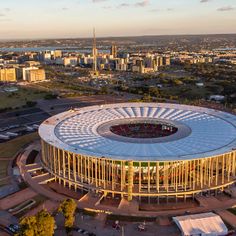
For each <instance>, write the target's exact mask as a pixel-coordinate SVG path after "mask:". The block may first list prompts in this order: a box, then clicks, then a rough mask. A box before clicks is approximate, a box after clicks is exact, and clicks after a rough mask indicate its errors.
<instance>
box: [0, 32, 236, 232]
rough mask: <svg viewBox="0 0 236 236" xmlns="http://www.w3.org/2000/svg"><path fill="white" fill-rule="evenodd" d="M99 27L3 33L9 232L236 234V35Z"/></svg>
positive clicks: (1, 98) (4, 215)
mask: <svg viewBox="0 0 236 236" xmlns="http://www.w3.org/2000/svg"><path fill="white" fill-rule="evenodd" d="M92 34H93V35H92ZM91 35H92V37H91V38H87V39H48V40H24V41H23V40H22V41H1V42H0V235H2V233H6V235H19V236H24V235H29V234H27V233H28V232H31V234H30V235H32V236H34V235H35V236H36V235H40V236H53V235H63V236H64V235H65V236H66V235H72V234H73V235H78V236H80V235H88V236H105V235H107V236H111V235H114V236H118V235H122V236H124V235H126V236H132V235H137V236H139V235H140V236H143V235H146V234H147V235H150V236H151V235H153V236H155V235H163V236H171V235H172V236H174V235H175V236H176V235H186V236H189V235H202V232H204V235H231V234H232V235H235V229H236V224H235V222H236V208H235V206H236V187H235V178H236V151H235V150H236V141H235V140H236V118H235V117H236V116H235V115H236V35H235V34H228V35H179V36H174V35H173V36H143V37H120V38H99V37H97V36H96V35H97V32H96V30H95V29H94V30H93V33H91ZM182 222H183V223H182ZM193 232H194V233H193ZM215 232H217V233H215ZM4 235H5V234H4Z"/></svg>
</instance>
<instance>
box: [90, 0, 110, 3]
mask: <svg viewBox="0 0 236 236" xmlns="http://www.w3.org/2000/svg"><path fill="white" fill-rule="evenodd" d="M105 1H107V0H93V3H99V2H105Z"/></svg>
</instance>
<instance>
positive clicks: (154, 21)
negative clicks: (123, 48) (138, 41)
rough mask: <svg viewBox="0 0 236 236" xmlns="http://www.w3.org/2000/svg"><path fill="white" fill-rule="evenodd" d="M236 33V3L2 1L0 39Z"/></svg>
mask: <svg viewBox="0 0 236 236" xmlns="http://www.w3.org/2000/svg"><path fill="white" fill-rule="evenodd" d="M93 27H95V28H96V32H97V36H98V37H104V36H141V35H172V34H214V33H236V0H7V1H5V0H0V39H21V38H22V39H30V38H70V37H91V36H92V29H93Z"/></svg>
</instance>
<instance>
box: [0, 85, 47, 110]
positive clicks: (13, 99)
mask: <svg viewBox="0 0 236 236" xmlns="http://www.w3.org/2000/svg"><path fill="white" fill-rule="evenodd" d="M17 88H18V89H19V90H18V91H17V92H4V91H1V92H0V109H4V108H10V107H11V108H13V109H14V108H17V107H22V106H23V105H25V104H26V102H27V101H36V100H37V99H41V98H44V96H45V95H46V94H47V93H46V92H44V91H40V90H37V89H33V88H26V87H24V88H22V87H19V86H18V87H17Z"/></svg>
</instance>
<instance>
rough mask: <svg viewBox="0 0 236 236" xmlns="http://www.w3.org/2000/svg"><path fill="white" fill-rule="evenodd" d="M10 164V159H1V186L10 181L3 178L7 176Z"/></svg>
mask: <svg viewBox="0 0 236 236" xmlns="http://www.w3.org/2000/svg"><path fill="white" fill-rule="evenodd" d="M8 164H9V161H0V186H1V185H4V184H6V183H8V181H7V180H2V178H5V177H6V176H7V167H8Z"/></svg>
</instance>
